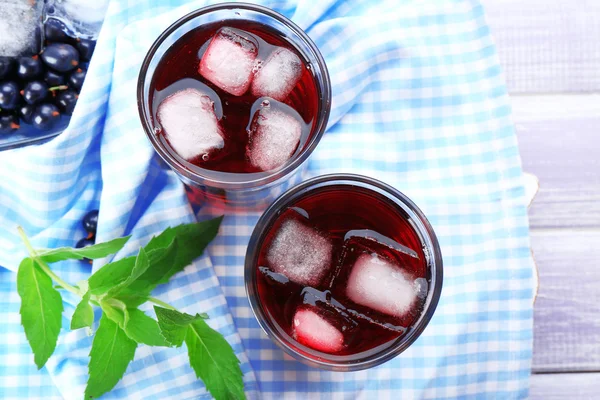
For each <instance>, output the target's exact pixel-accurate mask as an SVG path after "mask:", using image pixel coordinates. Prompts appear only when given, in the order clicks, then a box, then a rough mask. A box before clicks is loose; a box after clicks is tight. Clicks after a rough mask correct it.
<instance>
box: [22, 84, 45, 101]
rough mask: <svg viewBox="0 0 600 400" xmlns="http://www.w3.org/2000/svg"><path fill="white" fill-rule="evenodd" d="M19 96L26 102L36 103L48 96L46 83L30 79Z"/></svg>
mask: <svg viewBox="0 0 600 400" xmlns="http://www.w3.org/2000/svg"><path fill="white" fill-rule="evenodd" d="M21 96H23V99H25V102H26V103H27V104H37V103H40V102H42V101H43V100H44V99H45V98H46V96H48V85H46V84H45V83H44V82H41V81H32V82H29V83H28V84H27V85H25V88H24V89H23V90H21Z"/></svg>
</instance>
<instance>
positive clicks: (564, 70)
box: [482, 0, 600, 93]
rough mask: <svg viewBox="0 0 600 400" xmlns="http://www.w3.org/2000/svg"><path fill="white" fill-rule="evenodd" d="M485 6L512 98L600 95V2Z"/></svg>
mask: <svg viewBox="0 0 600 400" xmlns="http://www.w3.org/2000/svg"><path fill="white" fill-rule="evenodd" d="M482 3H483V5H484V7H485V10H486V14H487V20H488V23H489V25H490V28H491V31H492V35H493V37H494V40H495V43H496V46H497V49H498V55H499V57H500V62H501V64H502V66H503V68H504V71H505V74H506V81H507V85H508V89H509V91H510V92H511V93H563V92H577V93H580V92H595V91H596V92H597V91H599V90H600V40H598V38H600V1H597V0H579V1H572V0H528V1H522V0H482Z"/></svg>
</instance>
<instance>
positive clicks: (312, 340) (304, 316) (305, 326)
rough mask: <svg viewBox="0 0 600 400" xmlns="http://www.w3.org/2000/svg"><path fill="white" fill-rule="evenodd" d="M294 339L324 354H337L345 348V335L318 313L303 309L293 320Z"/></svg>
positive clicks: (297, 312)
mask: <svg viewBox="0 0 600 400" xmlns="http://www.w3.org/2000/svg"><path fill="white" fill-rule="evenodd" d="M293 324H294V326H293V332H294V339H296V340H297V341H298V342H300V343H302V344H303V345H305V346H308V347H310V348H313V349H315V350H319V351H322V352H324V353H336V352H338V351H340V350H342V349H343V348H344V335H343V334H342V332H340V330H338V329H337V328H336V327H335V326H333V325H332V324H331V323H330V322H329V321H327V320H326V319H325V318H323V317H321V316H320V315H319V314H317V313H316V312H314V311H312V310H310V309H307V308H303V309H299V310H298V311H296V314H295V315H294V319H293Z"/></svg>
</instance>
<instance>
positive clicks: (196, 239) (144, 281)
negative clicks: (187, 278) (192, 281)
mask: <svg viewBox="0 0 600 400" xmlns="http://www.w3.org/2000/svg"><path fill="white" fill-rule="evenodd" d="M221 220H222V217H220V218H215V219H212V220H209V221H205V222H200V223H193V224H184V225H179V226H176V227H174V228H167V229H166V230H165V231H164V232H162V233H161V234H160V235H158V236H156V237H154V238H152V239H151V240H150V242H149V243H148V244H147V245H146V246H145V247H144V251H145V253H146V255H147V258H148V266H147V267H146V268H145V269H142V268H136V261H137V258H136V257H126V258H123V259H121V260H119V261H115V262H112V263H110V264H107V265H105V266H104V267H102V268H100V269H99V270H98V271H96V273H94V275H92V276H91V277H90V279H89V283H90V291H91V292H92V294H93V295H103V294H105V293H107V292H108V291H109V290H111V289H113V288H115V289H113V291H112V292H111V295H112V296H115V295H116V294H117V293H119V294H122V295H123V297H132V296H133V295H137V296H138V300H139V297H147V296H149V295H150V293H151V292H152V290H153V289H154V288H155V287H156V286H157V285H159V284H161V283H167V282H168V281H169V279H170V278H171V276H173V275H174V274H176V273H177V272H179V271H181V270H183V269H184V268H185V267H186V266H188V265H189V264H190V263H191V262H192V261H194V259H196V258H198V257H199V256H200V255H201V254H202V253H203V251H204V249H205V248H206V246H207V245H208V243H210V241H211V240H212V239H214V237H215V236H216V235H217V233H218V230H219V225H220V224H221ZM117 287H118V288H117ZM139 304H141V303H137V304H135V303H132V304H129V303H128V305H129V306H130V307H136V306H138V305H139Z"/></svg>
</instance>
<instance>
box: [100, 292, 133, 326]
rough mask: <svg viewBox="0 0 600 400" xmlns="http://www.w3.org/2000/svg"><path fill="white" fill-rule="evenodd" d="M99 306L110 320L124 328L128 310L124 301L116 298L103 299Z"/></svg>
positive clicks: (127, 318) (127, 319) (127, 320)
mask: <svg viewBox="0 0 600 400" xmlns="http://www.w3.org/2000/svg"><path fill="white" fill-rule="evenodd" d="M100 308H102V312H103V313H104V315H106V316H107V317H108V318H109V319H110V320H111V321H113V322H114V323H115V324H117V325H119V327H120V328H121V329H123V330H124V329H125V326H126V325H127V323H128V322H129V311H128V310H127V306H126V305H125V303H123V302H122V301H120V300H117V299H106V300H104V299H103V300H101V301H100Z"/></svg>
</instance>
